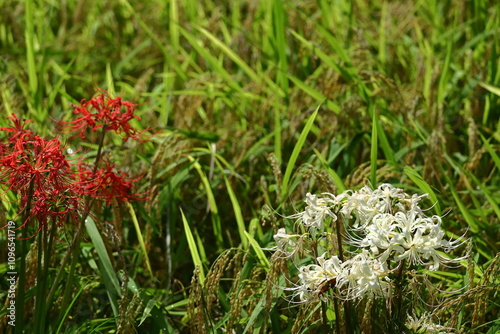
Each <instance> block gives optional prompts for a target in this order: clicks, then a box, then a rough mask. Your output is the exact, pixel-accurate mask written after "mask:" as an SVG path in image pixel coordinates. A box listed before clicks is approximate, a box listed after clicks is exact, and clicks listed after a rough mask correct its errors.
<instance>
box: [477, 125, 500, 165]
mask: <svg viewBox="0 0 500 334" xmlns="http://www.w3.org/2000/svg"><path fill="white" fill-rule="evenodd" d="M479 135H480V136H481V140H482V141H483V144H484V147H485V148H486V150H487V151H488V153H489V154H490V155H491V159H493V162H495V166H496V167H497V169H499V170H500V157H499V156H498V154H497V152H495V150H494V149H493V147H491V145H490V142H489V140H487V139H486V138H485V137H484V136H483V135H482V134H479Z"/></svg>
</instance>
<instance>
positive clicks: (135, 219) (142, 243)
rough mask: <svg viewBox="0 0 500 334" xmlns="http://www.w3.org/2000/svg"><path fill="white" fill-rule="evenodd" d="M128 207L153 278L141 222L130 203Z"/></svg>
mask: <svg viewBox="0 0 500 334" xmlns="http://www.w3.org/2000/svg"><path fill="white" fill-rule="evenodd" d="M127 207H128V211H129V212H130V216H131V217H132V222H133V223H134V227H135V232H136V233H137V239H138V240H139V246H140V247H141V250H142V256H143V257H144V258H145V259H146V266H147V267H148V271H149V274H150V275H151V277H153V270H152V269H151V263H150V262H149V256H148V252H147V251H146V245H145V244H144V239H143V238H142V232H141V228H140V226H139V222H138V221H137V216H136V214H135V210H134V207H133V206H132V204H130V203H129V202H127Z"/></svg>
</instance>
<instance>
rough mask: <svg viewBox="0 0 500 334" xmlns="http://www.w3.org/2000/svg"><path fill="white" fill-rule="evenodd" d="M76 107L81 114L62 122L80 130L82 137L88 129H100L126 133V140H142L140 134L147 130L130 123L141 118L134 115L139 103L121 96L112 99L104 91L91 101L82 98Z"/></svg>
mask: <svg viewBox="0 0 500 334" xmlns="http://www.w3.org/2000/svg"><path fill="white" fill-rule="evenodd" d="M74 107H75V111H74V113H75V114H80V115H81V116H80V117H79V118H77V119H76V120H74V121H72V122H65V123H62V126H63V127H65V128H66V129H68V130H69V131H76V132H78V135H79V136H80V137H82V138H85V132H86V131H87V129H91V130H92V131H94V132H96V131H97V130H99V129H102V131H105V132H107V131H115V132H116V133H119V134H124V137H123V140H124V141H126V140H127V139H128V138H133V139H135V140H141V139H140V135H141V134H142V133H143V132H144V131H146V130H143V131H137V130H136V129H134V128H133V127H132V126H131V125H130V124H129V123H130V121H131V120H132V119H134V118H135V119H137V120H140V119H141V118H140V117H139V116H136V115H134V112H135V108H136V107H137V104H133V103H131V102H127V101H122V98H121V97H117V98H114V99H112V98H110V97H109V96H108V95H107V94H105V93H102V94H99V95H97V96H96V97H94V98H92V99H90V100H89V101H86V100H82V101H81V102H80V106H77V105H75V106H74Z"/></svg>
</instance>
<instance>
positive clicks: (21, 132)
mask: <svg viewBox="0 0 500 334" xmlns="http://www.w3.org/2000/svg"><path fill="white" fill-rule="evenodd" d="M7 119H10V120H11V121H12V123H14V126H13V127H4V128H0V130H1V131H5V132H12V134H11V135H10V136H9V141H10V142H13V141H15V140H17V139H18V138H19V137H26V136H28V137H30V138H32V137H33V136H34V134H33V132H31V130H28V129H25V126H26V125H27V124H28V123H30V122H31V119H27V120H25V121H24V123H21V120H20V119H19V118H17V116H16V115H15V114H12V116H9V117H7Z"/></svg>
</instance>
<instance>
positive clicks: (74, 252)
mask: <svg viewBox="0 0 500 334" xmlns="http://www.w3.org/2000/svg"><path fill="white" fill-rule="evenodd" d="M81 239H82V234H81V233H77V234H76V240H75V245H79V244H80V241H81ZM79 252H80V249H79V248H78V247H72V249H71V265H70V268H69V273H68V279H67V280H66V286H65V287H64V293H63V300H62V302H61V307H60V310H59V322H60V323H62V322H63V320H64V319H63V317H64V315H65V314H66V313H67V312H66V308H67V307H68V305H69V302H70V301H71V298H72V297H71V291H72V290H71V287H72V285H73V279H74V276H75V268H76V264H77V263H78V255H79ZM68 253H69V252H68Z"/></svg>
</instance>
